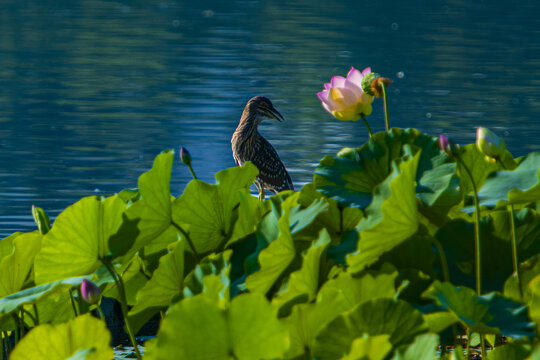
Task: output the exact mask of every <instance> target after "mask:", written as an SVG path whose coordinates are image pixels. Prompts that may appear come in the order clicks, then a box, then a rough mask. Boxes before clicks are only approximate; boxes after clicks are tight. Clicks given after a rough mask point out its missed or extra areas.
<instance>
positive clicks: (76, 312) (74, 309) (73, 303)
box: [69, 289, 79, 317]
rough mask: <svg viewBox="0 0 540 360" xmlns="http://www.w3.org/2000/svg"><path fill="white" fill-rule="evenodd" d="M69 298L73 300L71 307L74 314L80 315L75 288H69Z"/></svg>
mask: <svg viewBox="0 0 540 360" xmlns="http://www.w3.org/2000/svg"><path fill="white" fill-rule="evenodd" d="M69 298H70V300H71V307H72V308H73V314H75V317H77V316H79V314H78V311H77V307H76V306H75V299H74V298H73V289H69Z"/></svg>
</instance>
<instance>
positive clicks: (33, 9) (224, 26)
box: [0, 0, 540, 237]
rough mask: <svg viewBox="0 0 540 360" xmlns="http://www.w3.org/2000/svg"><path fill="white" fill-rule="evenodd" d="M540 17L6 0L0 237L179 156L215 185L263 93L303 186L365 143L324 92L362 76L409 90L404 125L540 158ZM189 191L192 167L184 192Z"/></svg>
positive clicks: (511, 5) (518, 12) (431, 9)
mask: <svg viewBox="0 0 540 360" xmlns="http://www.w3.org/2000/svg"><path fill="white" fill-rule="evenodd" d="M405 4H406V5H405ZM539 13H540V5H539V2H538V1H536V0H530V1H518V0H514V1H474V2H473V1H463V0H446V1H441V0H435V1H427V0H424V1H420V0H412V1H407V2H401V1H390V2H379V1H377V2H360V1H336V2H328V1H322V0H309V1H307V0H299V1H256V0H254V1H250V0H247V1H246V0H241V1H240V0H235V1H233V0H231V1H217V0H212V1H210V0H208V1H201V2H192V1H187V0H184V1H137V0H133V1H100V0H81V1H54V2H52V1H37V0H30V1H23V2H19V1H14V0H13V1H2V6H1V8H0V85H1V86H0V237H1V236H6V235H8V234H10V233H12V232H14V231H29V230H31V229H33V228H34V225H33V222H32V218H31V215H30V207H31V205H32V204H35V205H36V206H39V207H42V208H44V209H45V211H46V212H47V213H48V214H49V215H50V216H51V217H55V216H56V215H57V214H58V213H59V212H60V211H61V210H63V209H64V208H65V207H66V206H68V205H70V204H71V203H73V202H75V201H77V200H78V199H80V198H81V197H83V196H89V195H96V194H97V195H106V196H107V195H111V194H114V193H115V192H118V191H120V190H122V189H125V188H134V187H136V186H137V178H138V176H139V175H140V174H141V173H143V172H144V171H146V170H148V169H149V168H150V167H151V165H152V161H153V159H154V157H155V156H156V155H157V154H158V153H159V152H160V151H162V150H165V149H169V148H175V149H178V147H179V146H181V145H183V146H185V147H187V148H188V149H189V150H190V152H191V154H192V156H193V161H194V168H195V171H196V173H197V174H198V175H199V177H200V178H201V179H203V180H205V181H209V182H214V178H213V176H214V173H215V172H217V171H219V170H221V169H224V168H227V167H230V166H233V165H234V162H233V158H232V154H231V150H230V137H231V135H232V133H233V131H234V129H235V128H236V125H237V123H238V119H239V117H240V114H241V112H242V109H243V106H244V104H245V102H246V101H247V100H248V99H249V98H251V97H252V96H254V95H258V94H264V95H266V96H268V97H269V98H270V99H271V100H272V101H273V102H274V105H275V106H276V108H277V109H278V110H279V111H280V112H281V114H283V116H284V117H285V121H284V122H282V123H278V122H265V123H263V124H262V125H261V126H260V132H261V133H262V134H263V135H264V136H265V137H266V138H267V139H269V140H270V141H271V142H272V143H273V144H274V146H275V147H276V149H277V151H278V152H279V154H280V156H281V158H282V160H283V162H284V163H285V164H286V166H287V168H288V169H289V172H290V174H291V176H292V178H293V181H294V183H295V185H296V188H297V189H299V188H301V186H302V185H303V184H305V183H306V182H309V181H310V180H311V179H312V172H313V170H314V168H315V166H316V165H317V164H318V162H319V160H320V159H321V158H322V157H323V156H324V155H326V154H335V153H336V152H337V151H338V150H339V149H340V148H342V147H343V146H359V145H361V144H363V143H364V142H365V141H366V140H367V133H366V131H365V129H364V126H363V124H362V123H361V122H357V123H349V122H347V123H346V122H339V121H337V120H335V119H334V118H332V117H331V116H330V115H329V114H327V113H326V112H325V111H324V110H323V109H322V107H321V106H320V103H319V101H318V99H317V97H316V93H317V92H318V91H320V90H321V89H322V86H323V83H324V82H327V81H329V79H330V78H331V76H333V75H345V74H346V73H347V71H348V70H349V68H350V67H351V66H355V67H357V68H359V69H363V68H364V67H367V66H371V67H372V68H373V70H374V71H376V72H379V73H381V74H383V75H385V76H388V77H391V78H393V79H394V83H393V84H392V85H391V87H390V89H389V96H390V98H389V102H390V117H391V123H392V125H393V126H396V127H416V128H418V129H420V130H422V131H426V132H429V133H431V134H434V135H438V134H439V133H445V134H446V135H449V136H451V137H452V138H453V139H454V140H456V141H458V142H461V143H470V142H473V141H474V137H475V128H476V127H477V126H480V125H482V126H488V127H490V128H492V129H493V130H495V131H496V132H497V133H498V134H499V135H501V136H502V137H503V138H504V139H505V141H506V142H507V145H508V148H509V150H510V151H511V152H512V153H513V154H514V155H515V156H517V155H524V154H526V153H527V152H529V151H533V150H540V143H539V142H538V138H539V135H540V92H539V88H540V77H539V75H538V74H540V20H539V19H540V17H539V16H538V14H539ZM373 106H374V111H373V114H372V115H371V116H370V117H369V121H370V123H371V126H372V128H373V130H374V131H381V130H383V129H384V115H383V110H382V101H381V100H380V99H376V100H375V102H374V104H373ZM189 180H190V174H189V171H188V170H187V168H186V167H184V166H181V165H179V164H178V163H177V165H176V166H175V168H174V171H173V179H172V192H173V194H175V195H179V194H181V192H182V190H183V188H184V186H185V184H186V183H187V182H188V181H189Z"/></svg>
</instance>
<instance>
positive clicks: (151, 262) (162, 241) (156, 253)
mask: <svg viewBox="0 0 540 360" xmlns="http://www.w3.org/2000/svg"><path fill="white" fill-rule="evenodd" d="M180 236H181V233H180V232H179V231H178V229H177V228H175V227H174V226H169V227H168V228H167V229H166V230H165V231H163V232H162V233H161V234H160V235H159V236H157V237H155V238H154V239H153V240H152V241H151V242H150V243H149V244H148V245H146V246H144V247H143V248H142V249H140V250H139V256H140V257H141V259H142V261H143V263H144V271H145V272H146V273H147V274H151V273H153V272H154V271H155V270H156V268H157V267H158V264H159V260H160V259H161V257H162V256H163V255H165V254H167V253H168V249H167V248H168V247H169V246H170V245H171V244H174V243H176V242H177V241H178V238H179V237H180Z"/></svg>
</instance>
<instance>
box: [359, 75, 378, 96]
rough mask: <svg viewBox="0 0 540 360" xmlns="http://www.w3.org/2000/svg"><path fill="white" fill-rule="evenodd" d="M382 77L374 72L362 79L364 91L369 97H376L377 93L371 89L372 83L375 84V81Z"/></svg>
mask: <svg viewBox="0 0 540 360" xmlns="http://www.w3.org/2000/svg"><path fill="white" fill-rule="evenodd" d="M380 76H381V75H379V74H377V73H374V72H370V73H368V74H365V75H364V77H363V78H362V90H363V91H364V92H365V93H366V94H368V95H371V96H375V93H374V92H373V90H372V89H371V83H372V82H373V80H375V79H376V78H378V77H380Z"/></svg>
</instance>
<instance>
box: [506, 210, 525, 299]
mask: <svg viewBox="0 0 540 360" xmlns="http://www.w3.org/2000/svg"><path fill="white" fill-rule="evenodd" d="M509 208H510V226H511V227H512V260H513V263H514V272H515V273H516V279H517V282H518V287H519V296H520V298H521V301H523V289H522V288H521V277H520V276H519V260H518V249H517V240H516V223H515V220H514V218H515V215H514V205H510V206H509Z"/></svg>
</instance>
